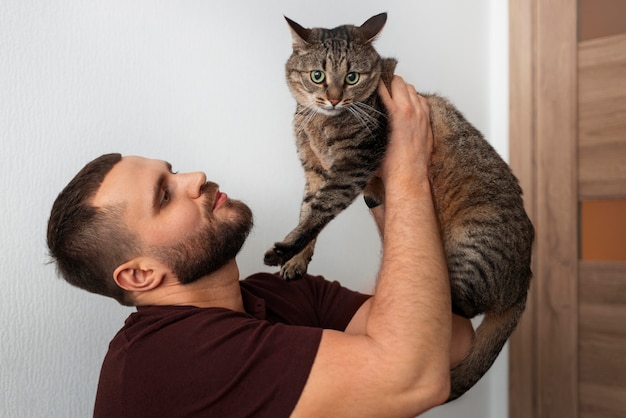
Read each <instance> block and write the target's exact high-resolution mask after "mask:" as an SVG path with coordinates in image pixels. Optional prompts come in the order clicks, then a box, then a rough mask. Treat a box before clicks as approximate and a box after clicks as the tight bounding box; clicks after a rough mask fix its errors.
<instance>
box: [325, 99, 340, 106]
mask: <svg viewBox="0 0 626 418" xmlns="http://www.w3.org/2000/svg"><path fill="white" fill-rule="evenodd" d="M328 101H329V102H330V104H331V105H333V107H335V106H337V105H338V104H339V102H340V101H341V100H337V99H328Z"/></svg>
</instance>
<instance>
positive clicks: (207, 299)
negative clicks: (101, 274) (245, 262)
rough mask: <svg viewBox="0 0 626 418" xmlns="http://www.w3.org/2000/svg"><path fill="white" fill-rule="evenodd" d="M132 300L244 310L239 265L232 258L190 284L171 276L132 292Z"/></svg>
mask: <svg viewBox="0 0 626 418" xmlns="http://www.w3.org/2000/svg"><path fill="white" fill-rule="evenodd" d="M135 301H136V302H137V303H136V304H137V305H158V306H164V305H175V306H196V307H199V308H226V309H231V310H233V311H238V312H243V311H244V307H243V301H242V298H241V288H240V287H239V268H238V267H237V263H236V261H235V260H234V259H233V260H231V261H229V262H228V263H227V264H226V265H225V266H224V267H222V268H220V269H219V270H217V271H216V272H214V273H211V274H210V275H208V276H205V277H202V278H200V279H198V280H196V281H195V282H193V283H189V284H181V283H180V282H179V281H178V280H177V279H176V278H175V277H172V278H168V279H166V280H164V282H163V283H162V284H161V285H160V286H159V287H158V288H156V289H154V290H152V291H150V292H146V293H143V294H141V295H136V298H135Z"/></svg>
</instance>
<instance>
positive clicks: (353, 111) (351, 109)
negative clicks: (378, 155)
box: [348, 107, 374, 135]
mask: <svg viewBox="0 0 626 418" xmlns="http://www.w3.org/2000/svg"><path fill="white" fill-rule="evenodd" d="M348 111H349V112H350V114H351V115H352V116H354V118H355V119H356V120H358V121H359V123H360V124H361V125H363V127H364V128H365V129H367V131H368V132H369V133H370V135H374V133H373V132H372V130H371V129H370V127H369V125H368V123H367V120H366V119H365V118H364V117H363V116H364V115H363V114H362V113H361V112H359V110H358V109H356V108H354V107H349V108H348ZM365 116H368V117H369V115H367V114H365Z"/></svg>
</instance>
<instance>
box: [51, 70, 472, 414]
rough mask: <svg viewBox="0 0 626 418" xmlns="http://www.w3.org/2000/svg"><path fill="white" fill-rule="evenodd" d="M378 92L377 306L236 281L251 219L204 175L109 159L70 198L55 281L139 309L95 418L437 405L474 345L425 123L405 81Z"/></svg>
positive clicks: (321, 289) (56, 222)
mask: <svg viewBox="0 0 626 418" xmlns="http://www.w3.org/2000/svg"><path fill="white" fill-rule="evenodd" d="M379 92H380V94H381V97H382V98H383V100H384V103H385V105H386V106H387V108H388V110H389V114H390V120H391V127H392V131H391V137H390V145H389V148H388V151H387V155H386V157H385V161H384V162H383V165H382V167H381V170H380V172H379V174H380V177H381V179H382V180H383V182H384V184H385V189H386V197H385V202H384V204H383V205H381V206H380V207H378V208H375V209H374V210H373V213H374V216H375V218H376V220H377V224H378V225H379V228H380V231H381V236H382V239H383V256H382V263H381V268H380V272H379V277H378V281H377V286H376V292H375V295H374V296H372V297H368V296H366V295H361V294H359V293H355V292H352V291H349V290H347V289H345V288H342V287H341V286H340V285H339V284H338V283H336V282H335V283H330V282H327V281H325V280H324V279H323V278H321V277H313V276H306V277H305V278H303V279H301V280H299V281H295V282H293V283H286V282H283V281H282V280H280V279H279V278H278V277H277V276H275V275H270V274H257V275H254V276H252V277H249V278H247V279H245V280H243V281H240V280H239V271H238V268H237V264H236V261H235V256H236V254H237V252H238V251H239V249H240V248H241V246H242V245H243V242H244V241H245V238H246V236H247V234H248V232H249V230H250V228H251V226H252V214H251V212H250V210H249V209H248V208H247V207H246V206H245V205H244V204H243V203H241V202H238V201H235V200H231V199H229V198H228V197H227V196H226V195H225V194H224V193H222V192H221V191H219V188H218V186H217V185H216V184H215V183H212V182H207V181H206V177H205V175H204V173H200V172H197V173H186V174H177V173H173V172H172V171H171V166H169V164H167V163H165V162H163V161H156V160H148V159H145V158H141V157H123V158H121V157H120V156H119V155H115V154H112V155H106V156H102V157H100V158H98V159H96V160H94V161H93V162H91V163H90V164H88V165H87V166H86V167H85V168H84V169H83V170H81V172H80V173H79V174H78V175H77V176H76V177H75V178H74V179H73V180H72V181H71V182H70V183H69V184H68V186H67V187H66V188H65V189H64V191H63V192H62V193H61V194H60V195H59V197H58V198H57V201H56V202H55V204H54V206H53V209H52V213H51V216H50V222H49V227H48V245H49V247H50V252H51V255H52V256H53V257H54V258H55V261H56V263H57V267H58V270H59V271H60V273H61V274H62V275H63V276H64V278H65V279H66V280H67V281H69V282H70V283H72V284H74V285H77V286H79V287H82V288H84V289H86V290H89V291H91V292H95V293H100V294H103V295H107V296H110V297H113V298H115V299H116V300H118V301H119V302H120V303H123V304H129V305H135V306H137V312H136V313H133V314H132V315H131V316H130V317H129V318H128V320H127V321H126V323H125V326H124V327H123V328H122V330H121V331H120V332H119V333H118V334H117V335H116V336H115V338H114V339H113V341H112V342H111V345H110V347H109V352H108V353H107V356H106V358H105V360H104V363H103V366H102V371H101V376H100V382H99V385H98V393H97V397H96V405H95V414H94V415H95V416H108V417H110V416H116V417H121V416H151V417H154V416H216V417H239V416H258V417H282V416H290V415H291V416H294V417H299V416H312V417H331V416H337V417H348V416H356V417H367V416H372V417H381V416H385V417H395V416H415V415H418V414H420V413H421V412H423V411H425V410H427V409H430V408H431V407H433V406H435V405H438V404H440V403H442V402H444V401H445V400H446V399H447V396H448V392H449V370H450V367H451V365H453V364H454V363H456V362H458V361H460V360H461V359H462V358H463V357H464V355H465V354H466V353H467V351H468V350H469V345H470V343H471V339H472V335H473V330H472V328H471V325H470V324H469V321H467V320H463V319H460V318H456V317H455V318H454V319H453V317H452V315H451V306H450V290H449V282H448V277H447V268H446V265H445V260H444V255H443V250H442V244H441V238H440V236H439V229H438V224H437V218H436V215H435V212H434V206H433V202H432V198H431V189H430V183H429V180H428V165H429V164H428V163H429V158H430V153H431V150H432V132H431V130H430V124H429V113H428V112H429V110H428V106H427V103H426V101H425V99H424V98H422V97H421V96H418V95H417V93H416V92H415V89H414V88H413V87H412V86H411V85H407V84H405V83H404V81H403V80H402V79H401V78H399V77H396V78H395V79H394V80H393V82H392V95H390V94H389V92H387V90H386V89H385V88H384V86H381V88H380V89H379Z"/></svg>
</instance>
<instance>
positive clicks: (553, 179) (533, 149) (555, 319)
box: [509, 0, 626, 418]
mask: <svg viewBox="0 0 626 418" xmlns="http://www.w3.org/2000/svg"><path fill="white" fill-rule="evenodd" d="M509 5H510V161H511V165H512V167H513V169H514V171H515V172H516V174H517V175H518V177H519V178H520V181H521V183H522V187H523V188H524V190H525V204H526V205H527V209H528V212H529V214H530V216H531V218H532V220H533V222H534V224H535V228H536V231H537V233H536V242H535V248H534V257H533V271H534V279H533V283H532V285H531V291H530V294H529V301H528V306H527V311H526V313H525V315H524V317H523V319H522V321H521V323H520V325H519V327H518V329H517V330H516V332H515V333H514V335H513V336H512V337H511V342H510V356H509V358H510V373H509V403H510V407H509V411H510V417H511V418H522V417H523V418H526V417H558V418H562V417H564V418H570V417H571V418H576V417H626V256H625V255H626V2H623V1H622V0H580V1H576V0H550V1H545V0H510V2H509ZM603 6H605V7H606V9H605V10H607V11H608V13H605V15H604V17H602V18H601V20H599V22H600V23H599V24H598V25H595V27H596V28H600V30H599V31H596V33H595V34H593V35H588V34H586V33H588V30H587V29H588V28H589V25H588V24H587V23H584V24H581V25H579V22H586V20H585V19H586V17H587V16H589V13H591V14H593V17H594V18H595V14H594V13H595V11H594V10H591V12H590V11H589V10H590V9H588V8H589V7H592V8H593V7H603ZM599 15H600V16H601V15H602V14H601V13H600V14H599ZM592 32H593V31H592ZM607 207H608V208H609V209H608V211H607V209H606V208H607ZM603 211H604V212H603ZM611 211H613V212H614V216H615V217H614V218H613V219H612V220H610V219H609V218H607V216H609V215H608V213H609V212H611ZM593 221H604V222H600V224H603V225H605V226H604V229H605V230H606V231H607V232H606V234H608V235H606V234H605V235H599V236H598V233H599V230H600V229H602V228H601V227H598V226H596V225H595V224H593ZM590 222H591V224H590ZM620 228H622V229H621V231H624V232H620ZM593 239H596V240H597V241H596V242H594V241H593ZM610 239H614V240H615V242H614V243H613V244H611V245H609V247H608V248H609V249H610V250H616V251H612V252H611V253H610V254H609V255H607V256H606V257H605V256H598V255H597V253H595V254H594V251H595V250H597V249H599V248H601V247H602V245H601V244H606V243H608V242H610ZM581 249H583V251H581ZM589 249H591V250H593V251H591V252H589ZM601 254H606V252H604V253H602V252H601Z"/></svg>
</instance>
